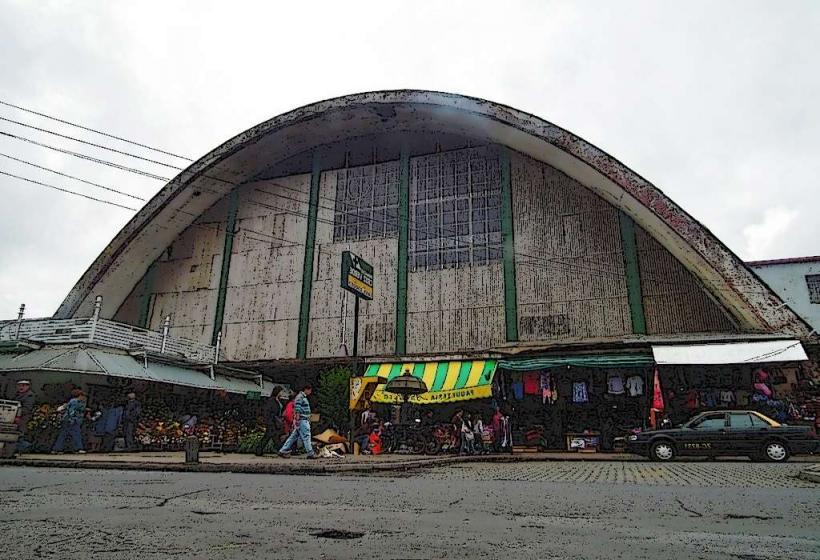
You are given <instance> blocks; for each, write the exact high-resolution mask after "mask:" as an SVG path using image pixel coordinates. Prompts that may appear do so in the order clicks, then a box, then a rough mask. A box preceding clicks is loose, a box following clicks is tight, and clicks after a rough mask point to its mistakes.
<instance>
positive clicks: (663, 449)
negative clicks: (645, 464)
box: [649, 440, 676, 462]
mask: <svg viewBox="0 0 820 560" xmlns="http://www.w3.org/2000/svg"><path fill="white" fill-rule="evenodd" d="M649 454H650V456H651V457H652V460H653V461H664V462H666V461H671V460H672V459H674V458H675V455H676V452H675V446H674V445H673V444H672V442H671V441H666V440H661V441H656V442H655V443H653V444H652V449H650V451H649Z"/></svg>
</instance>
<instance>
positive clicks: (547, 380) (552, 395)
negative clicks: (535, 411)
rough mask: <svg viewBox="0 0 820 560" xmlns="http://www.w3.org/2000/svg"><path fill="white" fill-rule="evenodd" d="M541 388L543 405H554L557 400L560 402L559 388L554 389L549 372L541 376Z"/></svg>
mask: <svg viewBox="0 0 820 560" xmlns="http://www.w3.org/2000/svg"><path fill="white" fill-rule="evenodd" d="M540 388H541V403H542V404H547V403H549V404H552V403H554V402H555V401H556V400H558V391H557V387H556V388H555V389H553V383H552V374H550V373H549V372H545V373H542V374H541V379H540Z"/></svg>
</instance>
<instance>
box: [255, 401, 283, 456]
mask: <svg viewBox="0 0 820 560" xmlns="http://www.w3.org/2000/svg"><path fill="white" fill-rule="evenodd" d="M282 393H283V389H282V387H275V388H274V389H273V392H272V393H271V396H270V398H268V400H267V402H266V403H265V407H264V410H263V412H262V414H263V415H264V417H265V435H263V436H262V439H261V440H259V447H257V448H256V455H257V456H258V457H261V456H262V455H264V454H265V447H267V445H268V443H270V441H271V440H272V439H274V438H275V437H276V438H277V440H276V442H277V443H278V442H279V441H278V435H279V434H280V433H281V432H282V429H283V428H284V426H285V424H284V421H283V420H282V413H283V412H284V410H285V407H284V406H283V405H282V401H281V400H280V399H279V397H280V396H281V395H282Z"/></svg>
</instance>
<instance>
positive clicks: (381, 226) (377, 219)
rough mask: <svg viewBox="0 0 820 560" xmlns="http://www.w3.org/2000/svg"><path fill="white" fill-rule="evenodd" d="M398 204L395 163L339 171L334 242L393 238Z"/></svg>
mask: <svg viewBox="0 0 820 560" xmlns="http://www.w3.org/2000/svg"><path fill="white" fill-rule="evenodd" d="M398 204H399V168H398V162H390V163H384V164H379V165H367V166H363V167H354V168H350V169H340V170H338V171H337V172H336V206H335V212H334V220H333V226H334V227H333V241H334V242H348V241H363V240H367V239H381V238H386V237H396V236H397V235H398V223H399V219H398V216H399V211H398Z"/></svg>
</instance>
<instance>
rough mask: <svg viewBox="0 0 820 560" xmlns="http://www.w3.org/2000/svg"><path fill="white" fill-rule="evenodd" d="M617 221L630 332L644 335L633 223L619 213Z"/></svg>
mask: <svg viewBox="0 0 820 560" xmlns="http://www.w3.org/2000/svg"><path fill="white" fill-rule="evenodd" d="M618 221H619V222H620V225H621V245H622V246H623V248H624V271H625V274H626V293H627V297H628V298H629V314H630V316H631V317H632V332H633V333H635V334H646V317H645V316H644V312H643V294H642V293H641V271H640V268H639V265H638V243H637V241H636V240H635V222H634V221H632V218H630V217H629V216H627V215H626V214H624V213H623V212H621V211H619V212H618Z"/></svg>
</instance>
